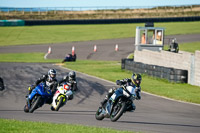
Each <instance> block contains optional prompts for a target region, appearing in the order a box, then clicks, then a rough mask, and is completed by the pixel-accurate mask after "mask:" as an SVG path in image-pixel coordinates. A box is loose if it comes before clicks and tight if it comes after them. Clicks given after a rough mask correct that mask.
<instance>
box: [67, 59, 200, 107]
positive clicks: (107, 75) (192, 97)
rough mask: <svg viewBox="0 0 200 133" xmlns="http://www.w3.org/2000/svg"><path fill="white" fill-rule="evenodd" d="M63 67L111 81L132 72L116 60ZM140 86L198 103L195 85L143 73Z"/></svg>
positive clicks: (162, 94) (199, 91)
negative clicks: (178, 82) (122, 68)
mask: <svg viewBox="0 0 200 133" xmlns="http://www.w3.org/2000/svg"><path fill="white" fill-rule="evenodd" d="M65 67H67V68H70V69H73V70H76V71H80V72H83V73H87V74H89V75H94V76H97V77H100V78H103V79H106V80H109V81H113V82H115V81H116V80H117V79H123V78H131V74H132V72H129V71H125V70H121V63H119V62H117V61H91V60H78V61H77V62H75V63H74V62H67V63H65ZM141 87H142V90H143V91H146V92H149V93H152V94H156V95H160V96H165V97H169V98H172V99H176V100H181V101H187V102H193V103H199V104H200V87H197V86H192V85H189V84H177V83H170V82H168V81H166V80H164V79H158V78H153V77H150V76H146V75H143V80H142V84H141ZM188 90H190V91H188Z"/></svg>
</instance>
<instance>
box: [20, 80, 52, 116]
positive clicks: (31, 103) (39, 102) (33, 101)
mask: <svg viewBox="0 0 200 133" xmlns="http://www.w3.org/2000/svg"><path fill="white" fill-rule="evenodd" d="M51 101H52V92H51V90H50V89H48V88H47V87H46V86H45V84H44V83H40V84H39V85H38V86H36V87H35V89H33V91H32V92H31V94H30V95H28V96H26V102H27V103H26V105H25V106H24V112H26V113H28V112H29V113H33V112H34V111H35V110H36V109H37V108H39V107H42V106H43V105H44V104H45V103H48V104H49V103H51Z"/></svg>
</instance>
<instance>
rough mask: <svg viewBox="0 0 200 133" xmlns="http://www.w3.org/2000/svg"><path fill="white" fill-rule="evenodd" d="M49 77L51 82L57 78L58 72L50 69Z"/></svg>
mask: <svg viewBox="0 0 200 133" xmlns="http://www.w3.org/2000/svg"><path fill="white" fill-rule="evenodd" d="M48 76H49V79H50V81H51V80H53V79H55V78H56V70H55V69H50V70H49V71H48Z"/></svg>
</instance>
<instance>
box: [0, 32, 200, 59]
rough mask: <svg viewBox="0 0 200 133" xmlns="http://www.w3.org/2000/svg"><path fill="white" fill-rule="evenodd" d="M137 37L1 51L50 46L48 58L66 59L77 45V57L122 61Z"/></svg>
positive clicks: (24, 48) (194, 37)
mask: <svg viewBox="0 0 200 133" xmlns="http://www.w3.org/2000/svg"><path fill="white" fill-rule="evenodd" d="M165 38H166V39H165V43H166V44H168V41H169V39H167V38H176V39H177V41H178V43H179V44H180V43H186V42H196V41H200V34H189V35H173V36H166V37H165ZM134 43H135V38H124V39H108V40H96V41H85V42H71V43H58V44H42V45H19V46H5V47H0V53H30V52H43V53H47V51H48V48H49V46H50V47H51V49H52V53H51V54H50V55H48V57H47V58H50V59H64V57H65V55H66V54H71V53H72V47H73V46H74V47H75V53H76V54H77V59H81V60H86V59H89V60H114V61H120V60H121V59H122V58H126V57H127V56H128V55H129V54H130V53H133V51H134V49H135V45H134ZM116 44H118V46H119V51H117V52H116V51H115V45H116ZM94 45H96V46H97V52H94V51H93V50H94Z"/></svg>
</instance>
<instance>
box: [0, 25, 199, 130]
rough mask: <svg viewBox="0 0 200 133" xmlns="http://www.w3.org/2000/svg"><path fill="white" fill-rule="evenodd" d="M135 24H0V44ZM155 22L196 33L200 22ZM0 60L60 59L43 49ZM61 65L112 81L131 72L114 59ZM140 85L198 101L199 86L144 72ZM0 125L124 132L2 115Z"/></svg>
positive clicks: (108, 32)
mask: <svg viewBox="0 0 200 133" xmlns="http://www.w3.org/2000/svg"><path fill="white" fill-rule="evenodd" d="M136 26H144V24H111V25H59V26H26V27H0V46H10V45H28V44H42V43H46V44H49V43H60V42H73V41H87V40H101V39H112V38H127V37H134V36H135V28H136ZM155 26H156V27H165V28H166V34H165V35H175V34H199V33H200V22H176V23H155ZM199 44H200V43H199V42H195V43H189V44H181V46H180V50H184V51H189V52H194V51H195V50H197V49H199ZM188 45H190V46H188ZM193 45H194V46H193ZM191 48H192V49H191ZM0 62H46V63H58V62H61V60H57V59H55V60H49V59H48V60H45V59H44V53H5V54H0ZM64 66H65V67H67V68H70V69H73V70H76V71H80V72H83V73H87V74H90V75H94V76H97V77H100V78H103V79H107V80H109V81H113V82H115V81H116V80H117V79H123V78H130V76H131V74H132V73H131V72H129V71H125V70H121V63H120V62H117V61H91V60H85V61H81V60H77V62H67V63H65V64H64ZM141 86H142V90H143V91H146V92H150V93H153V94H156V95H161V96H166V97H170V98H173V99H177V100H182V101H187V102H193V103H199V104H200V87H196V86H192V85H188V84H175V83H169V82H168V81H166V80H162V79H156V78H152V77H149V76H146V75H143V80H142V85H141ZM0 125H1V128H0V132H2V133H4V132H5V133H7V132H37V133H38V132H39V133H40V132H55V131H56V132H61V133H62V132H70V133H82V132H88V133H126V131H117V130H112V129H107V128H96V127H87V126H79V125H67V124H53V123H44V122H29V121H17V120H5V119H0ZM127 133H128V132H127Z"/></svg>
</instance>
